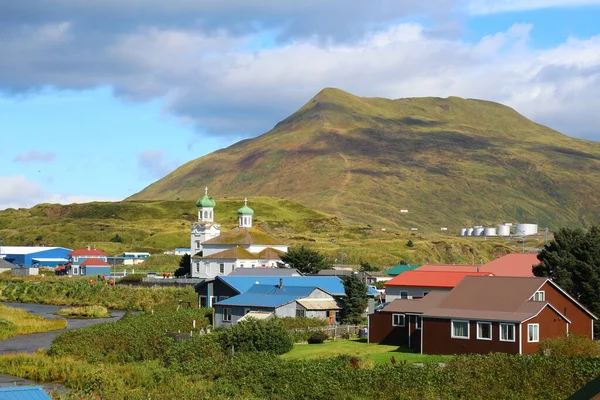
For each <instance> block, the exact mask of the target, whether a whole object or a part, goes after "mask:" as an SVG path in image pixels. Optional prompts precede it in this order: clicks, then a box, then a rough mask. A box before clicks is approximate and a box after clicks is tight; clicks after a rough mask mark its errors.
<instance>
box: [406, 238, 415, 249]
mask: <svg viewBox="0 0 600 400" xmlns="http://www.w3.org/2000/svg"><path fill="white" fill-rule="evenodd" d="M413 246H414V244H413V242H412V240H410V239H409V240H408V242H406V247H413Z"/></svg>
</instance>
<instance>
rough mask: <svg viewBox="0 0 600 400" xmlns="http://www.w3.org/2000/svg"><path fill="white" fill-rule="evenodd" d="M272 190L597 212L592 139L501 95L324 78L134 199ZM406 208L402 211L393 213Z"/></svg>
mask: <svg viewBox="0 0 600 400" xmlns="http://www.w3.org/2000/svg"><path fill="white" fill-rule="evenodd" d="M204 186H209V187H210V190H211V193H212V195H213V196H216V197H222V196H255V195H263V196H276V197H282V198H287V199H292V200H295V201H298V202H300V203H301V204H304V205H306V206H309V207H312V208H314V209H317V210H320V211H323V212H327V213H330V214H332V215H335V216H336V217H338V218H339V219H340V221H341V222H343V223H346V222H347V223H368V224H371V225H373V226H376V225H377V226H384V227H395V228H403V229H406V228H409V227H418V228H420V229H424V228H430V229H439V228H440V227H448V228H449V229H450V230H451V231H453V232H456V231H457V230H458V229H459V228H460V227H465V226H470V225H473V224H480V225H495V224H498V223H501V222H504V221H507V222H531V223H538V224H540V225H541V226H543V227H546V226H548V227H550V228H551V229H556V228H558V227H561V226H589V225H591V224H594V223H598V222H599V221H600V203H598V202H597V200H596V193H595V191H596V188H598V187H600V143H597V142H591V141H585V140H579V139H573V138H570V137H567V136H565V135H562V134H560V133H559V132H556V131H553V130H551V129H549V128H547V127H544V126H541V125H539V124H536V123H534V122H532V121H530V120H528V119H526V118H525V117H523V116H522V115H520V114H518V113H517V112H516V111H514V110H513V109H511V108H508V107H506V106H503V105H501V104H497V103H493V102H488V101H481V100H472V99H462V98H457V97H450V98H446V99H442V98H410V99H398V100H389V99H382V98H360V97H356V96H353V95H351V94H349V93H346V92H343V91H341V90H337V89H325V90H323V91H322V92H320V93H319V94H318V95H317V96H315V97H314V98H313V99H311V100H310V101H309V102H308V103H307V104H306V105H304V106H303V107H302V108H301V109H300V110H298V111H297V112H296V113H294V114H293V115H291V116H290V117H288V118H287V119H285V120H284V121H282V122H280V123H279V124H277V125H276V126H275V127H274V128H273V129H272V130H271V131H270V132H268V133H266V134H264V135H262V136H259V137H257V138H255V139H250V140H245V141H242V142H239V143H236V144H234V145H233V146H230V147H228V148H226V149H223V150H219V151H216V152H214V153H211V154H209V155H207V156H204V157H201V158H199V159H196V160H193V161H191V162H189V163H187V164H185V165H183V166H181V167H180V168H178V169H177V170H175V171H174V172H172V173H171V174H169V175H168V176H166V177H165V178H163V179H161V180H159V181H157V182H155V183H154V184H152V185H150V186H149V187H147V188H146V189H144V190H143V191H142V192H140V193H137V194H136V195H134V196H132V197H131V199H135V200H141V199H181V200H184V199H188V200H193V199H197V198H198V197H199V196H200V195H201V191H202V190H201V189H202V188H204ZM400 209H408V210H409V212H408V213H402V214H401V213H400V212H399V210H400Z"/></svg>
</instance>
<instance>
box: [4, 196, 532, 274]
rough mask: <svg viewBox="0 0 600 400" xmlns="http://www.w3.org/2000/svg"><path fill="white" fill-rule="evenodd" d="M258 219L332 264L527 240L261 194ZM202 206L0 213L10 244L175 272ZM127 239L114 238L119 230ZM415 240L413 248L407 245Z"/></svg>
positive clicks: (255, 204)
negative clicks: (139, 258)
mask: <svg viewBox="0 0 600 400" xmlns="http://www.w3.org/2000/svg"><path fill="white" fill-rule="evenodd" d="M240 202H242V199H220V200H218V204H217V209H216V214H217V215H216V217H217V220H218V222H219V223H221V225H222V230H223V231H228V230H230V229H233V228H234V227H235V226H237V216H236V210H237V209H238V208H239V204H240ZM252 208H253V209H254V210H255V211H256V214H255V219H254V223H255V226H258V227H259V228H260V229H261V230H263V231H265V232H266V233H268V234H269V235H272V236H274V237H276V238H278V239H280V240H281V241H282V242H285V243H289V244H292V245H294V246H302V245H305V246H306V245H308V246H310V248H311V249H312V250H315V251H318V252H319V253H321V254H323V255H325V256H326V257H327V259H328V262H330V263H340V262H341V258H342V257H343V258H344V261H345V262H346V263H351V264H358V263H359V262H368V263H370V264H372V265H373V266H385V265H387V266H390V265H394V264H396V263H397V262H398V260H405V261H406V262H409V263H411V264H422V263H427V262H445V263H456V264H459V263H469V264H470V263H472V262H473V263H479V262H480V261H483V262H487V261H491V260H492V259H494V258H497V257H499V256H502V255H504V254H507V253H509V252H514V251H521V241H520V240H519V239H510V238H493V239H492V238H489V239H487V240H484V238H458V237H450V236H443V235H440V234H439V232H440V231H439V230H437V229H436V230H435V231H434V230H433V229H432V230H429V231H428V232H424V230H420V231H419V232H410V231H407V230H404V229H391V228H388V229H387V230H385V231H382V230H380V229H375V228H370V227H368V226H366V225H347V224H346V220H343V221H340V220H338V219H336V218H334V217H332V216H330V215H327V214H323V213H320V212H317V211H314V210H312V209H310V208H307V207H304V206H301V205H300V204H298V203H294V202H292V201H288V200H281V199H272V198H265V197H257V198H253V199H252ZM196 219H197V210H196V206H195V205H194V204H193V202H190V201H125V202H120V203H88V204H72V205H51V204H40V205H38V206H35V207H32V208H30V209H19V210H13V209H8V210H5V211H0V236H1V237H2V238H3V243H4V244H5V245H15V246H17V245H29V244H32V243H33V242H34V239H35V235H36V233H38V232H42V233H43V237H44V241H43V243H39V245H52V246H63V247H69V248H81V247H84V246H86V245H88V244H90V245H95V246H96V247H97V248H99V249H102V250H104V251H106V252H107V253H109V254H122V253H123V252H124V251H149V252H151V253H153V255H152V256H151V257H149V258H148V259H146V260H145V261H144V262H143V263H142V264H138V265H133V266H116V268H115V270H117V271H122V270H123V269H127V271H129V272H130V271H131V270H135V271H136V272H142V271H154V272H170V273H172V272H174V271H175V270H176V269H178V268H179V265H178V264H179V261H180V257H177V256H172V255H165V254H162V252H164V251H166V250H172V249H174V248H175V247H182V246H189V244H188V242H189V229H190V223H191V221H193V220H196ZM117 232H119V235H120V236H121V237H122V238H123V243H113V242H111V241H110V238H112V237H113V236H114V235H115V233H117ZM408 239H410V240H412V241H413V242H414V247H413V248H412V249H409V248H406V247H405V243H406V241H407V240H408ZM542 243H543V238H540V237H537V238H528V240H527V243H526V248H527V249H530V248H539V247H541V244H542Z"/></svg>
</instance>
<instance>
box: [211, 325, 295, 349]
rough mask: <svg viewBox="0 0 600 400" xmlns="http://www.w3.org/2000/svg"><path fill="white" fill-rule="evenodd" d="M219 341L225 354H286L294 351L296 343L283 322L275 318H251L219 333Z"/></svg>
mask: <svg viewBox="0 0 600 400" xmlns="http://www.w3.org/2000/svg"><path fill="white" fill-rule="evenodd" d="M217 340H218V341H219V343H220V344H221V348H222V349H223V351H225V352H230V351H231V349H234V351H236V352H237V351H241V352H248V351H267V352H272V353H275V354H284V353H287V352H288V351H290V350H291V349H292V346H293V345H294V342H293V340H292V337H291V335H290V334H289V333H288V332H287V330H286V329H285V327H284V326H283V323H282V322H281V320H279V319H277V318H274V319H272V320H269V321H259V320H256V319H253V318H250V319H249V320H248V321H244V322H239V323H237V324H235V325H233V326H231V327H228V328H223V329H220V330H218V331H217Z"/></svg>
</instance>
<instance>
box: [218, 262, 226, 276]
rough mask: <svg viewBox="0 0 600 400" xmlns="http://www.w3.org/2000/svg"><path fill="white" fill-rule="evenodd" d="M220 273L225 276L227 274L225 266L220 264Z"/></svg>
mask: <svg viewBox="0 0 600 400" xmlns="http://www.w3.org/2000/svg"><path fill="white" fill-rule="evenodd" d="M219 273H220V274H224V273H225V264H219Z"/></svg>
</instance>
